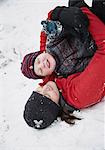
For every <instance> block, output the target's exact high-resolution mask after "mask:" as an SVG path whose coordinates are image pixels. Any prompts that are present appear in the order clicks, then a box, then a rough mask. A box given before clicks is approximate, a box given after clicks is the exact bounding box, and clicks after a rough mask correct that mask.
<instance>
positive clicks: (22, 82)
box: [0, 0, 105, 150]
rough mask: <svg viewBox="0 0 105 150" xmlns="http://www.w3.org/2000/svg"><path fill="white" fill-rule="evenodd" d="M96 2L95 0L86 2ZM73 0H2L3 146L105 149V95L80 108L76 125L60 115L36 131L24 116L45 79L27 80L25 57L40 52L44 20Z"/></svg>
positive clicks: (13, 149)
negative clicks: (86, 106) (23, 68)
mask: <svg viewBox="0 0 105 150" xmlns="http://www.w3.org/2000/svg"><path fill="white" fill-rule="evenodd" d="M86 2H87V3H88V4H89V5H91V1H89V0H86ZM57 5H61V6H62V5H67V0H63V1H59V0H50V1H49V0H44V1H42V0H36V1H35V0H18V1H16V0H0V150H35V149H36V150H49V149H50V150H76V149H78V150H103V149H104V148H105V147H104V117H105V114H104V113H105V112H104V110H105V108H104V107H105V98H104V99H103V100H102V101H101V102H100V103H98V104H97V105H94V106H93V107H90V108H87V109H84V110H82V111H81V112H78V114H77V115H78V116H80V117H81V118H82V120H80V121H76V124H75V125H74V126H70V125H68V124H66V123H65V122H63V121H61V120H60V119H58V121H55V122H54V123H53V124H52V125H51V126H50V127H49V128H47V129H44V130H35V129H33V128H31V127H28V126H27V124H26V123H25V121H24V119H23V110H24V105H25V103H26V101H27V99H28V98H29V96H30V95H31V93H32V91H33V90H34V89H35V87H36V85H37V84H38V82H40V80H38V81H33V80H29V79H27V78H25V77H24V76H23V75H22V73H21V71H20V66H21V61H22V58H23V56H24V55H25V54H27V53H28V52H32V51H35V50H39V40H40V38H39V35H40V30H41V25H40V22H41V20H43V19H44V18H46V14H47V12H48V11H49V10H51V9H53V8H54V7H55V6H57Z"/></svg>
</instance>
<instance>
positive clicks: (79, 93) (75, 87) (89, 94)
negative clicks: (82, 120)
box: [40, 7, 105, 109]
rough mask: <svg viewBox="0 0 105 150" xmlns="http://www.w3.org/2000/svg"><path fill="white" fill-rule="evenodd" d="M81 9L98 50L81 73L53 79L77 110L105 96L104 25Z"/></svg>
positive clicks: (90, 13) (85, 9) (87, 10)
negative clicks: (87, 19)
mask: <svg viewBox="0 0 105 150" xmlns="http://www.w3.org/2000/svg"><path fill="white" fill-rule="evenodd" d="M81 9H82V11H83V12H84V13H86V14H87V16H88V18H89V20H90V25H89V31H90V33H91V34H92V36H93V39H94V40H95V42H96V44H97V46H98V49H97V51H96V53H95V55H94V56H93V58H92V60H91V62H90V63H89V65H88V66H87V67H86V69H85V70H84V71H83V72H82V73H76V74H73V75H70V76H68V77H67V78H56V79H55V82H56V84H57V86H58V88H59V89H60V90H62V95H63V96H64V98H65V100H66V101H67V102H68V103H69V104H70V105H73V106H74V107H76V108H79V109H80V108H85V107H88V106H91V105H93V104H95V103H98V102H99V101H101V99H102V97H103V96H105V25H104V24H103V23H102V22H101V21H100V20H99V19H98V17H96V16H95V15H94V14H93V13H92V12H91V11H90V10H89V9H88V8H86V7H84V8H81ZM44 46H45V45H44ZM40 48H42V47H40ZM44 49H45V47H44ZM41 50H42V49H41Z"/></svg>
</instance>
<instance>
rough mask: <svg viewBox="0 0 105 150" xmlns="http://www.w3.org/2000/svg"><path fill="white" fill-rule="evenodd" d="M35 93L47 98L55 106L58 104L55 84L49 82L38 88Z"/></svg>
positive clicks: (57, 92) (57, 91)
mask: <svg viewBox="0 0 105 150" xmlns="http://www.w3.org/2000/svg"><path fill="white" fill-rule="evenodd" d="M35 91H36V92H38V93H40V94H42V95H44V96H46V97H48V98H49V99H51V100H52V101H53V102H55V103H56V104H59V97H60V96H59V90H58V88H57V86H56V83H55V82H53V81H49V82H47V83H46V84H45V85H44V86H43V87H42V86H39V87H38V88H37V89H36V90H35Z"/></svg>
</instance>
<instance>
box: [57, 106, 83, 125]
mask: <svg viewBox="0 0 105 150" xmlns="http://www.w3.org/2000/svg"><path fill="white" fill-rule="evenodd" d="M60 117H61V120H62V121H65V122H66V123H68V124H71V125H74V124H75V120H81V118H78V117H76V116H74V115H73V113H71V112H70V111H69V110H67V109H66V108H63V109H62V110H61V112H60Z"/></svg>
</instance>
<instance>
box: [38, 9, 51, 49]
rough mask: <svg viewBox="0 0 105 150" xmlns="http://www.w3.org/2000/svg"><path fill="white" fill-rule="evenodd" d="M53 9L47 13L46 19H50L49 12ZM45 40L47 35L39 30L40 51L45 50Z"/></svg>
mask: <svg viewBox="0 0 105 150" xmlns="http://www.w3.org/2000/svg"><path fill="white" fill-rule="evenodd" d="M52 11H53V10H51V11H50V12H49V13H48V17H47V19H48V20H50V17H51V13H52ZM46 40H47V35H46V33H45V32H44V31H41V32H40V51H45V50H46V42H47V41H46Z"/></svg>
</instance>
